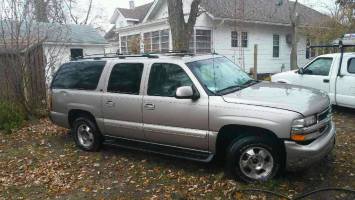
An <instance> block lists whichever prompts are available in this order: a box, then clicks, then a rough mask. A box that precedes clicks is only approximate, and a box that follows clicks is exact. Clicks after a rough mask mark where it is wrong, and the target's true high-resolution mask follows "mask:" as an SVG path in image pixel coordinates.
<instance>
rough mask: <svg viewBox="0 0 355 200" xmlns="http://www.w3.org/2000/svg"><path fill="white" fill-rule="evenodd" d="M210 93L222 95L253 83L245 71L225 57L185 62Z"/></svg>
mask: <svg viewBox="0 0 355 200" xmlns="http://www.w3.org/2000/svg"><path fill="white" fill-rule="evenodd" d="M186 65H187V66H188V67H189V68H190V69H191V71H192V72H193V73H194V74H195V76H196V77H197V78H198V79H199V81H200V82H201V84H203V85H204V87H206V88H207V89H208V90H209V91H210V92H211V93H213V94H217V95H224V94H227V93H231V92H234V91H237V90H240V89H243V88H245V87H247V86H249V85H250V84H253V83H255V82H256V81H254V80H253V79H252V78H250V77H249V75H248V74H247V73H245V72H244V71H243V70H241V69H240V68H239V67H238V66H237V65H235V64H234V63H233V62H232V61H230V60H228V59H227V58H225V57H218V58H211V59H207V60H199V61H195V62H191V63H187V64H186Z"/></svg>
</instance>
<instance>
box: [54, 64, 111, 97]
mask: <svg viewBox="0 0 355 200" xmlns="http://www.w3.org/2000/svg"><path fill="white" fill-rule="evenodd" d="M105 64H106V62H105V61H95V62H72V63H67V64H64V65H63V66H62V67H61V68H60V69H59V71H58V72H57V74H56V76H55V78H54V80H53V83H52V88H53V89H76V90H95V89H96V88H97V84H98V83H99V80H100V77H101V73H102V71H103V69H104V67H105Z"/></svg>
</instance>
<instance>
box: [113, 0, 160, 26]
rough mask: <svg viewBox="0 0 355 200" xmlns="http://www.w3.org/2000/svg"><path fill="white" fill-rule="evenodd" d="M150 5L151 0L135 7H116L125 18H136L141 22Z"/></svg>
mask: <svg viewBox="0 0 355 200" xmlns="http://www.w3.org/2000/svg"><path fill="white" fill-rule="evenodd" d="M152 5H153V2H151V3H147V4H144V5H141V6H138V7H135V8H134V9H126V8H117V9H118V10H119V11H120V12H121V13H122V15H123V16H124V17H125V18H131V19H137V20H139V22H142V21H143V19H144V17H145V16H146V14H147V13H148V11H149V9H150V7H151V6H152Z"/></svg>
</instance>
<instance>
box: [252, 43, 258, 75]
mask: <svg viewBox="0 0 355 200" xmlns="http://www.w3.org/2000/svg"><path fill="white" fill-rule="evenodd" d="M253 77H254V79H256V80H257V79H258V45H257V44H255V45H254V70H253Z"/></svg>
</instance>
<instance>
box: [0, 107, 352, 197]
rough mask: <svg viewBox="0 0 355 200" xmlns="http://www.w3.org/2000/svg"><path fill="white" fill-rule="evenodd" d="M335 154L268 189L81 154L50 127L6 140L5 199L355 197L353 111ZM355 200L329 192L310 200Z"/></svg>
mask: <svg viewBox="0 0 355 200" xmlns="http://www.w3.org/2000/svg"><path fill="white" fill-rule="evenodd" d="M335 121H336V125H337V128H338V136H337V144H336V149H335V150H334V151H333V153H332V154H331V155H330V156H329V157H327V158H326V159H324V160H323V161H322V162H321V163H319V164H316V165H314V166H312V167H310V168H309V169H308V170H305V171H300V172H297V173H285V174H283V175H282V176H281V177H278V178H276V179H275V180H272V181H269V182H267V183H263V184H249V185H248V184H244V183H240V182H235V181H233V180H229V179H227V178H226V177H224V174H223V166H220V165H219V164H216V163H212V164H201V163H196V162H191V161H186V160H180V159H174V158H167V157H163V156H158V155H153V154H147V153H142V152H136V151H129V150H124V149H119V148H114V147H108V146H106V147H105V148H104V149H103V150H102V151H101V152H98V153H87V152H83V151H80V150H78V149H77V148H76V147H75V145H74V143H73V141H72V139H71V137H70V136H69V135H68V134H67V130H64V129H61V128H58V127H56V126H54V125H52V124H51V123H50V122H49V121H48V120H41V121H38V122H36V123H32V124H29V125H28V126H26V127H25V128H23V129H22V130H20V131H17V132H16V133H13V134H12V135H4V134H0V199H46V198H47V199H53V198H58V199H277V198H276V197H275V196H271V195H265V194H263V193H257V192H243V193H242V192H238V191H237V190H238V189H246V188H254V189H255V188H260V189H267V190H271V191H275V192H278V193H282V194H285V195H287V196H288V197H295V196H297V195H299V194H300V193H304V192H307V191H311V190H314V189H317V188H322V187H329V186H331V187H342V188H353V189H355V110H350V111H349V109H345V108H336V109H335ZM335 198H336V199H355V196H354V194H349V193H341V192H323V193H320V194H315V195H312V196H311V197H310V199H335Z"/></svg>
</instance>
